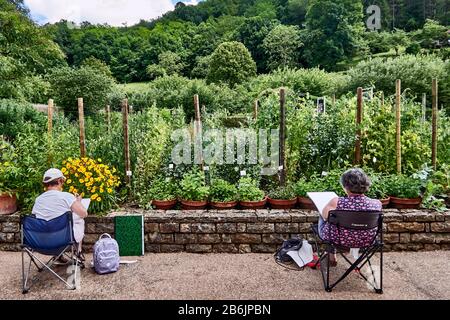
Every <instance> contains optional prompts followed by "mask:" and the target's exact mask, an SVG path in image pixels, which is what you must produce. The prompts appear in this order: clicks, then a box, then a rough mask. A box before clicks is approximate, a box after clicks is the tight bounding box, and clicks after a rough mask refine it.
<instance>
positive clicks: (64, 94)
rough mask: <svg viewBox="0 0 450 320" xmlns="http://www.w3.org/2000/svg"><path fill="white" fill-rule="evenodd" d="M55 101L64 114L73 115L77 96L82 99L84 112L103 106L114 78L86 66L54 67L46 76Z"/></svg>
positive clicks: (90, 111) (95, 110)
mask: <svg viewBox="0 0 450 320" xmlns="http://www.w3.org/2000/svg"><path fill="white" fill-rule="evenodd" d="M48 81H49V82H50V83H51V86H52V94H53V97H54V99H55V101H56V102H57V103H58V104H59V105H60V106H62V107H63V108H64V111H65V112H66V114H67V115H68V116H70V117H75V116H76V112H77V110H78V109H77V98H83V99H84V107H85V110H86V111H85V112H86V114H90V113H95V112H97V111H98V110H100V109H102V108H104V107H105V105H106V104H107V102H108V96H109V95H110V94H111V93H112V92H113V90H114V87H115V82H114V79H113V78H111V77H108V76H106V75H105V74H104V73H102V72H98V69H94V68H91V67H88V66H83V67H79V68H70V67H63V68H57V69H54V70H53V71H52V72H51V73H50V74H49V76H48Z"/></svg>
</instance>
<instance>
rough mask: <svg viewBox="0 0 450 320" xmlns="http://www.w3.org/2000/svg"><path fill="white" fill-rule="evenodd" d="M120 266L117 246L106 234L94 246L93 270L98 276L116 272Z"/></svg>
mask: <svg viewBox="0 0 450 320" xmlns="http://www.w3.org/2000/svg"><path fill="white" fill-rule="evenodd" d="M119 265H120V256H119V245H118V244H117V241H116V240H114V239H113V238H111V236H110V235H109V234H107V233H105V234H102V235H101V236H100V238H99V239H98V241H97V242H96V243H95V245H94V269H95V272H97V273H98V274H107V273H113V272H117V271H118V270H119Z"/></svg>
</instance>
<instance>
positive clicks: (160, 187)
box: [147, 176, 177, 201]
mask: <svg viewBox="0 0 450 320" xmlns="http://www.w3.org/2000/svg"><path fill="white" fill-rule="evenodd" d="M176 189H177V188H176V184H175V182H174V181H173V180H172V179H171V178H164V177H162V176H161V177H158V178H156V179H155V180H153V182H152V184H151V186H150V188H149V189H148V191H147V197H148V198H149V199H150V200H158V201H171V200H175V199H176V198H177V191H176Z"/></svg>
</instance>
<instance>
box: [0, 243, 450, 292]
mask: <svg viewBox="0 0 450 320" xmlns="http://www.w3.org/2000/svg"><path fill="white" fill-rule="evenodd" d="M87 259H88V261H90V259H91V256H88V257H87ZM130 259H131V258H126V260H130ZM136 259H137V260H138V263H137V264H134V265H125V266H122V267H121V269H120V271H119V272H117V273H115V274H111V275H106V276H99V275H96V274H95V273H94V272H93V271H92V270H91V269H90V268H87V269H85V270H83V271H82V274H81V275H82V281H81V288H80V289H78V290H76V291H69V290H65V289H64V284H63V283H61V282H59V281H58V280H57V279H56V278H54V277H50V275H49V274H48V273H44V274H42V276H43V278H42V279H43V280H44V281H40V282H38V283H37V284H36V285H35V286H34V287H33V288H32V289H31V291H30V293H29V294H28V295H25V296H23V295H22V293H21V254H20V253H10V252H0V266H2V272H1V273H0V299H64V300H67V299H89V300H92V299H150V300H159V299H163V300H166V299H171V300H197V299H199V300H210V299H214V300H241V299H242V300H309V299H314V300H317V299H333V300H336V299H450V268H449V266H450V263H449V261H450V251H439V252H420V253H418V252H411V253H388V254H385V264H384V266H385V268H384V294H383V295H377V294H375V293H374V292H373V291H371V290H369V289H368V287H367V286H366V284H365V282H364V281H362V280H361V279H360V278H359V277H358V276H357V274H356V273H353V274H351V275H350V276H349V277H348V278H347V279H346V280H344V282H342V283H341V284H339V285H338V286H337V287H336V288H335V290H334V291H333V292H332V293H326V292H325V291H324V290H323V286H322V282H321V276H320V272H319V271H317V270H312V269H309V268H308V269H305V270H303V271H291V270H286V269H283V268H282V267H280V266H278V265H277V264H275V262H274V261H273V257H272V255H267V254H248V255H228V254H209V255H196V254H187V253H179V254H147V255H146V256H145V257H139V258H136ZM343 266H344V261H343V260H342V258H341V259H340V260H339V266H338V267H337V268H336V269H333V272H334V271H339V270H340V271H342V270H343ZM59 273H60V274H62V275H64V273H65V269H64V268H60V269H59Z"/></svg>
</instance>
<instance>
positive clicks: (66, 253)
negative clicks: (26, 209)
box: [21, 212, 84, 294]
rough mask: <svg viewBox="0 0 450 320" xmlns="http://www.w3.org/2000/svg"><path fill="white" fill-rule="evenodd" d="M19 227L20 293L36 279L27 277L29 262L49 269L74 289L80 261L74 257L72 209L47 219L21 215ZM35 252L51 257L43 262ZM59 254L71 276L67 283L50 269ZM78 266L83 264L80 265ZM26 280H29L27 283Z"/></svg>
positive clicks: (38, 267) (28, 274)
mask: <svg viewBox="0 0 450 320" xmlns="http://www.w3.org/2000/svg"><path fill="white" fill-rule="evenodd" d="M21 230H22V245H21V248H22V293H23V294H26V293H28V292H29V290H30V288H31V286H32V285H33V284H34V283H35V282H36V281H37V280H38V276H35V277H34V278H33V279H31V280H30V273H31V265H32V263H33V264H34V265H35V266H36V268H37V269H38V271H39V272H42V271H44V270H45V271H49V272H50V273H51V274H52V275H54V276H56V277H57V278H58V279H59V280H61V281H62V282H64V283H65V284H66V286H67V288H68V289H70V290H75V289H76V288H77V280H78V276H79V275H78V273H79V271H78V270H79V264H80V261H79V259H78V256H77V254H78V249H77V246H78V245H77V243H76V242H75V240H74V236H73V220H72V212H67V213H65V214H64V215H62V216H60V217H58V218H55V219H53V220H50V221H46V220H41V219H37V218H36V217H35V216H25V217H22V219H21ZM36 253H39V254H41V255H45V256H51V257H52V258H51V259H50V260H48V262H47V263H44V262H43V261H42V260H41V259H39V257H37V256H36ZM26 254H27V255H28V256H29V258H30V261H29V264H28V268H26V263H25V259H26ZM62 257H65V258H68V262H67V264H66V265H67V267H69V268H70V269H68V270H70V271H71V273H72V276H70V277H69V279H71V280H69V281H71V283H69V282H67V281H66V280H65V279H63V278H62V277H61V276H60V275H58V274H57V273H56V272H55V271H54V270H53V269H52V268H53V267H55V266H56V265H57V264H58V262H57V261H59V260H60V259H61V258H62ZM80 267H84V266H83V265H82V264H81V265H80ZM26 269H27V271H26ZM29 282H31V283H30V284H29Z"/></svg>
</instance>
